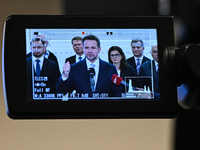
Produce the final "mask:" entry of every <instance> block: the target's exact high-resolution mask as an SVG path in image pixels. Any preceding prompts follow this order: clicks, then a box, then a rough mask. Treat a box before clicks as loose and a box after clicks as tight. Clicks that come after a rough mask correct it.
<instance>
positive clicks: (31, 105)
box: [2, 15, 177, 119]
mask: <svg viewBox="0 0 200 150" xmlns="http://www.w3.org/2000/svg"><path fill="white" fill-rule="evenodd" d="M170 46H174V32H173V17H170V16H168V17H167V16H165V17H159V16H158V17H155V16H154V17H150V16H149V17H142V16H141V17H139V16H61V15H12V16H9V17H8V18H7V20H6V23H5V28H4V40H3V52H2V56H3V57H2V62H3V63H2V70H3V71H2V72H3V87H4V95H5V104H6V109H7V113H8V116H9V117H11V118H14V119H20V118H24V119H31V118H32V119H37V118H44V119H47V118H50V119H53V118H56V119H58V118H88V119H91V118H151V117H152V118H159V117H161V118H163V117H170V118H171V117H174V116H176V114H177V84H176V65H175V63H176V62H175V59H174V58H171V57H168V56H169V54H170V53H171V52H169V53H166V51H165V49H166V48H167V47H170ZM13 66H14V67H13ZM11 68H12V69H11Z"/></svg>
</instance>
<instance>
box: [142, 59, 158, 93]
mask: <svg viewBox="0 0 200 150" xmlns="http://www.w3.org/2000/svg"><path fill="white" fill-rule="evenodd" d="M151 66H152V67H153V72H152V71H151V68H152V67H151ZM152 73H153V88H154V93H160V89H159V73H158V72H156V68H155V62H154V60H152V61H148V62H146V63H143V64H142V65H141V66H140V72H139V76H152ZM139 84H140V85H141V87H144V85H147V86H149V87H150V89H151V90H152V88H151V87H152V86H151V85H152V84H151V80H150V79H139Z"/></svg>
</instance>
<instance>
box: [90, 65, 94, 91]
mask: <svg viewBox="0 0 200 150" xmlns="http://www.w3.org/2000/svg"><path fill="white" fill-rule="evenodd" d="M94 67H95V64H91V69H90V70H91V72H92V73H91V74H90V87H91V89H92V92H94V91H95V79H94V76H95V69H94Z"/></svg>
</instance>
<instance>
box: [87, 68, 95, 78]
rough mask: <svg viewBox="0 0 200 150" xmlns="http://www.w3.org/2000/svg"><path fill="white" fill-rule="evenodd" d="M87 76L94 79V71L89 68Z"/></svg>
mask: <svg viewBox="0 0 200 150" xmlns="http://www.w3.org/2000/svg"><path fill="white" fill-rule="evenodd" d="M88 74H89V76H92V77H94V76H95V70H94V68H89V70H88Z"/></svg>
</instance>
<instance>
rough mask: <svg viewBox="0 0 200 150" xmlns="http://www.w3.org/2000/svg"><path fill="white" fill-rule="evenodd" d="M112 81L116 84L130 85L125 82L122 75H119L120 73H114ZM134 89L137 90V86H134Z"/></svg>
mask: <svg viewBox="0 0 200 150" xmlns="http://www.w3.org/2000/svg"><path fill="white" fill-rule="evenodd" d="M111 81H112V82H113V83H114V84H116V85H121V84H123V85H125V86H127V87H129V84H128V83H127V82H125V81H124V80H123V79H122V78H121V77H119V76H118V75H116V74H113V75H112V78H111ZM132 89H133V90H135V88H134V87H133V86H132Z"/></svg>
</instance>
